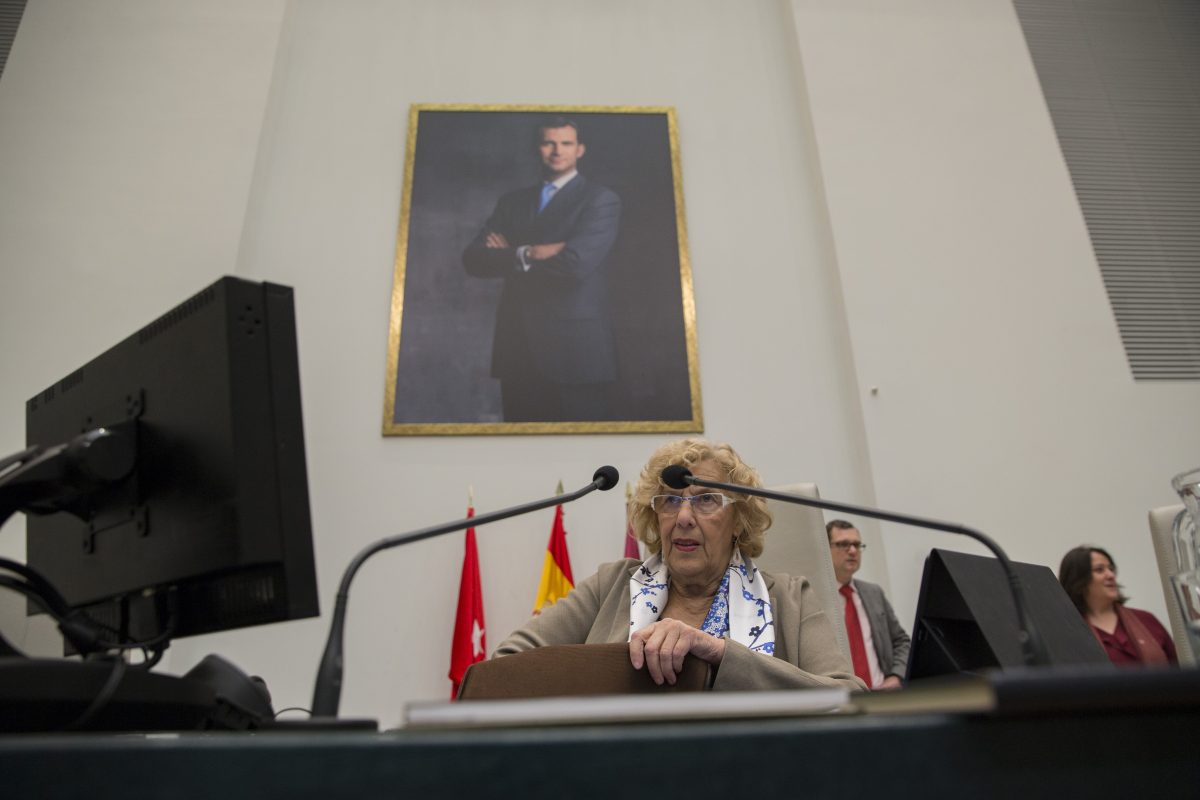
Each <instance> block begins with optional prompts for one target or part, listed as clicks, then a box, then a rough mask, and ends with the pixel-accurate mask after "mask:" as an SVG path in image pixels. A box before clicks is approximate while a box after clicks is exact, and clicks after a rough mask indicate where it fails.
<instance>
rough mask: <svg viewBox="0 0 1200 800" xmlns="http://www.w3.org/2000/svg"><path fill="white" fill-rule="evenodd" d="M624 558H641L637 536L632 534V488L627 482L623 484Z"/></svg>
mask: <svg viewBox="0 0 1200 800" xmlns="http://www.w3.org/2000/svg"><path fill="white" fill-rule="evenodd" d="M625 558H636V559H637V560H638V561H641V560H642V554H641V553H640V552H639V551H638V540H637V537H636V536H634V535H633V490H632V489H630V488H629V484H628V483H626V484H625Z"/></svg>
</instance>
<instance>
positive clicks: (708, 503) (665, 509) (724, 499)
mask: <svg viewBox="0 0 1200 800" xmlns="http://www.w3.org/2000/svg"><path fill="white" fill-rule="evenodd" d="M736 502H737V500H736V499H735V498H732V497H730V496H729V495H727V494H721V493H720V492H708V493H705V494H694V495H692V496H691V497H685V496H684V495H680V494H656V495H654V497H651V498H650V507H651V508H652V509H654V510H655V511H656V512H657V513H659V514H662V515H663V516H665V517H673V516H675V515H676V514H678V513H679V509H681V508H683V504H684V503H691V504H692V511H693V512H695V513H696V514H699V515H701V516H704V517H707V516H710V515H712V514H715V513H717V512H718V511H720V510H721V509H722V508H724V507H725V506H727V505H729V504H730V503H736Z"/></svg>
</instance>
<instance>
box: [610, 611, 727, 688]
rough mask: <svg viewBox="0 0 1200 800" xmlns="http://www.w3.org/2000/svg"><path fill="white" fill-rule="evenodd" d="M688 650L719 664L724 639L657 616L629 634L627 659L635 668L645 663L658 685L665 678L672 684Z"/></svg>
mask: <svg viewBox="0 0 1200 800" xmlns="http://www.w3.org/2000/svg"><path fill="white" fill-rule="evenodd" d="M689 653H691V654H692V655H693V656H695V657H697V658H699V659H700V660H702V661H707V662H708V663H709V664H720V663H721V659H722V658H724V657H725V640H724V639H718V638H717V637H715V636H709V635H708V634H707V633H703V632H701V631H700V630H699V629H698V628H693V627H692V626H691V625H688V624H687V623H685V622H680V621H679V620H677V619H660V620H659V621H658V622H654V623H651V624H650V625H647V626H646V627H644V628H642V629H641V630H639V631H635V632H634V633H633V635H632V636H630V637H629V662H630V663H631V664H633V668H634V669H641V668H642V667H643V666H645V667H646V671H647V672H649V673H650V677H651V678H652V679H653V680H654V682H655V683H656V684H658V685H659V686H661V685H662V684H663V682H664V681H665V682H666V683H669V684H672V685H674V684H675V681H676V680H678V678H679V673H680V672H682V671H683V659H684V657H685V656H686V655H688V654H689Z"/></svg>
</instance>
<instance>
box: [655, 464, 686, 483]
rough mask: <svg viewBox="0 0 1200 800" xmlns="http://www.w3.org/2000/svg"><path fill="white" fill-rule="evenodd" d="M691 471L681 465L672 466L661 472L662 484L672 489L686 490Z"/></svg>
mask: <svg viewBox="0 0 1200 800" xmlns="http://www.w3.org/2000/svg"><path fill="white" fill-rule="evenodd" d="M690 477H692V471H691V470H690V469H688V468H687V467H685V466H683V465H682V464H672V465H671V466H669V467H667V468H666V469H664V470H663V471H662V482H663V483H664V484H666V485H667V486H670V487H671V488H672V489H686V488H687V487H688V478H690Z"/></svg>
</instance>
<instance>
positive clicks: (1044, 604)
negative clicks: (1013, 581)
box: [907, 549, 1109, 681]
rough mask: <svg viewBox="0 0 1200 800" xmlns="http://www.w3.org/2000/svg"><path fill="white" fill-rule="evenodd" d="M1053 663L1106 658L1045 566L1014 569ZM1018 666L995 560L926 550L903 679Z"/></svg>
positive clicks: (1013, 627)
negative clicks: (926, 555) (905, 674)
mask: <svg viewBox="0 0 1200 800" xmlns="http://www.w3.org/2000/svg"><path fill="white" fill-rule="evenodd" d="M1012 566H1013V570H1014V571H1015V572H1016V575H1017V577H1018V578H1019V579H1020V581H1021V584H1022V586H1023V587H1024V590H1025V597H1026V600H1027V603H1028V606H1029V609H1028V613H1029V616H1030V618H1031V619H1032V621H1033V624H1034V626H1035V627H1036V628H1037V630H1038V633H1039V634H1040V635H1041V638H1042V641H1044V642H1045V644H1046V650H1047V652H1048V654H1049V656H1050V662H1051V664H1055V665H1061V664H1108V663H1109V660H1108V656H1107V655H1106V654H1105V652H1104V649H1103V648H1102V647H1101V646H1100V643H1099V642H1098V641H1097V640H1096V637H1095V636H1093V635H1092V633H1091V631H1090V630H1089V629H1088V627H1087V624H1086V623H1085V622H1084V621H1083V618H1082V617H1080V616H1079V611H1077V610H1076V608H1075V606H1074V605H1072V603H1071V600H1070V598H1068V597H1067V593H1066V592H1065V591H1063V588H1062V586H1061V585H1060V584H1059V582H1058V579H1057V578H1056V577H1055V576H1054V573H1053V572H1052V571H1051V570H1050V568H1049V567H1044V566H1040V565H1038V564H1024V563H1020V562H1016V561H1014V562H1012ZM1020 666H1024V659H1023V658H1022V653H1021V645H1020V640H1019V639H1018V630H1017V616H1016V611H1015V609H1014V607H1013V599H1012V593H1011V591H1010V590H1009V587H1008V581H1007V578H1006V576H1005V574H1004V571H1003V570H1002V569H1001V568H1000V564H999V563H998V562H997V561H996V559H994V558H985V557H983V556H975V555H968V554H966V553H956V552H952V551H950V550H937V549H935V550H932V551H930V553H929V556H928V558H926V559H925V572H924V575H923V576H922V578H921V593H920V595H919V596H918V599H917V617H916V621H915V622H914V623H913V631H912V646H911V650H910V651H909V656H908V671H907V680H909V681H912V680H918V679H921V678H929V677H934V676H938V675H945V674H950V673H958V672H969V673H976V672H982V671H985V670H989V669H997V668H999V669H1004V668H1009V667H1020Z"/></svg>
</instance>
